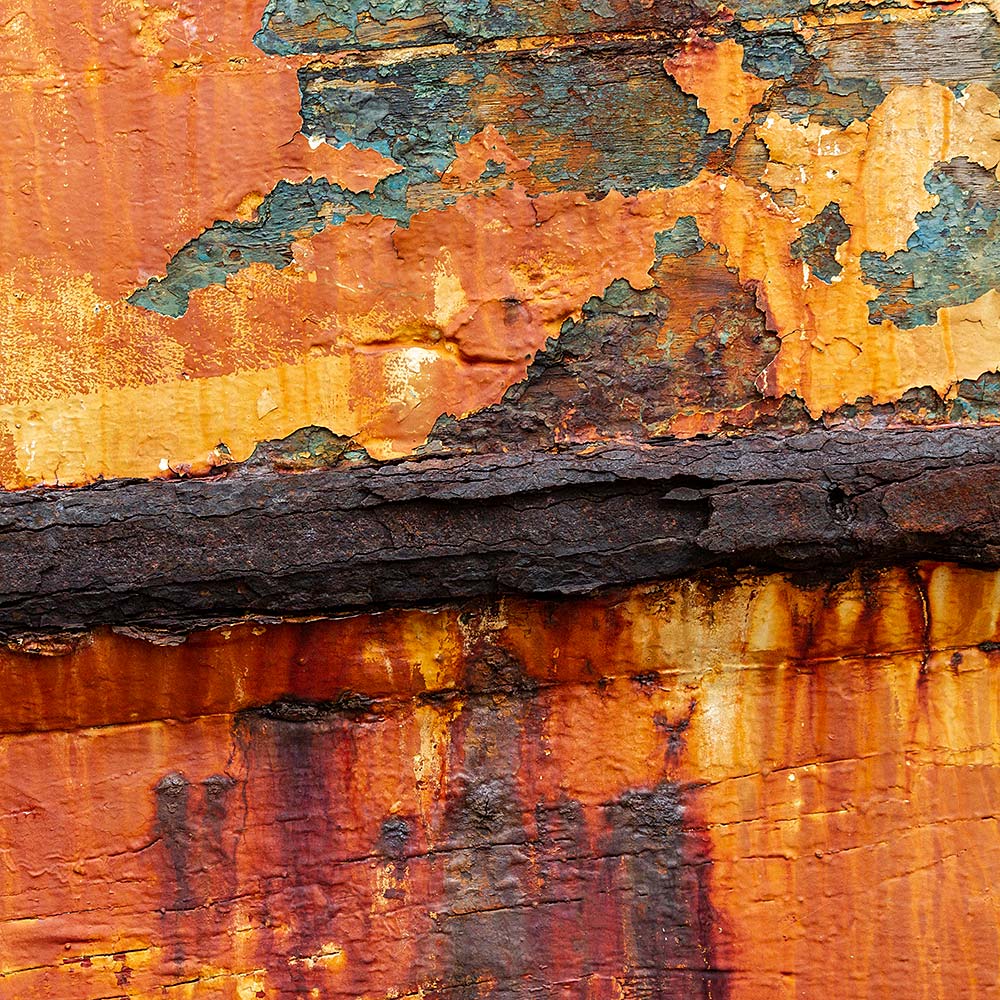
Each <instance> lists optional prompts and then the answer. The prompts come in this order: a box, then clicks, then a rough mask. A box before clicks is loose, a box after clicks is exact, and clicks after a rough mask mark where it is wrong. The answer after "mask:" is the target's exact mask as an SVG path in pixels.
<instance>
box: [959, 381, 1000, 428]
mask: <svg viewBox="0 0 1000 1000" xmlns="http://www.w3.org/2000/svg"><path fill="white" fill-rule="evenodd" d="M948 419H949V420H950V421H951V422H952V423H966V422H968V423H977V424H978V423H996V422H997V421H1000V374H998V373H997V372H985V373H984V374H982V375H980V376H979V378H976V379H962V381H961V382H959V383H958V387H957V391H956V393H955V398H954V399H953V400H952V402H951V409H950V412H949V413H948Z"/></svg>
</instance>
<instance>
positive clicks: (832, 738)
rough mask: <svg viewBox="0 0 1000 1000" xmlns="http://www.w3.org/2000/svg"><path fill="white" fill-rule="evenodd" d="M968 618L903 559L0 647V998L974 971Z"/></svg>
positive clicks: (899, 981) (974, 615)
mask: <svg viewBox="0 0 1000 1000" xmlns="http://www.w3.org/2000/svg"><path fill="white" fill-rule="evenodd" d="M998 640H1000V576H998V575H997V574H996V573H990V572H986V571H973V570H962V569H958V568H955V567H952V566H947V565H922V566H919V567H916V568H913V569H910V570H907V569H898V570H888V571H882V572H873V571H870V572H859V573H856V574H854V575H851V576H848V577H846V578H844V579H841V580H837V581H826V582H824V581H822V580H817V579H811V580H810V579H798V580H795V579H790V578H785V577H781V576H770V577H768V576H746V577H741V578H737V579H729V580H726V579H723V578H721V577H718V578H709V577H706V578H702V579H694V580H687V581H679V582H676V583H673V584H669V585H648V586H642V587H637V588H635V589H632V590H629V591H625V592H621V593H615V594H609V595H606V596H603V597H599V598H581V599H578V600H574V601H571V602H562V603H546V602H539V601H527V600H514V599H507V600H504V601H501V602H496V603H486V604H474V605H473V604H470V605H465V606H452V607H446V608H441V609H438V610H436V611H392V612H387V613H383V614H377V615H370V616H360V617H355V618H348V619H344V620H340V621H315V622H309V623H298V624H296V623H286V624H280V625H254V624H244V625H235V626H232V627H228V628H220V629H216V630H213V631H208V632H199V633H194V634H192V635H191V636H190V637H189V638H188V639H187V640H186V642H183V643H182V644H180V645H174V646H155V645H151V644H150V643H148V642H146V641H144V640H141V639H136V638H126V637H123V636H120V635H115V634H112V633H109V632H100V633H97V634H95V635H92V636H91V637H89V638H88V639H86V640H85V641H84V642H83V643H82V644H80V645H77V646H76V647H75V648H73V647H72V646H64V647H59V646H58V645H52V644H50V645H48V646H39V647H36V648H35V649H34V650H33V651H28V650H23V651H20V652H11V651H7V652H3V653H2V654H0V678H2V682H3V685H4V690H7V691H18V692H20V697H18V698H15V699H5V700H4V701H3V703H2V706H0V729H2V732H3V735H2V737H0V748H2V753H0V862H2V864H0V887H2V902H0V956H2V958H0V995H2V996H3V997H9V998H29V997H30V998H36V997H52V998H60V1000H68V998H85V997H112V996H113V997H128V998H135V1000H138V998H147V997H148V998H152V997H154V996H155V997H161V996H164V995H169V996H181V997H197V998H203V997H232V998H239V1000H247V998H261V997H263V998H278V997H297V996H306V997H309V996H320V997H344V998H348V997H351V998H357V997H364V998H383V997H385V998H388V997H403V996H406V997H416V996H425V997H438V996H440V997H451V996H455V997H463V998H464V997H483V998H486V997H491V998H495V997H511V998H512V997H525V996H539V997H547V996H560V997H567V998H568V997H592V998H605V997H607V998H612V997H614V998H621V997H625V998H639V997H646V998H649V997H662V998H667V997H671V998H684V1000H688V998H691V1000H694V998H698V1000H704V998H709V997H710V998H713V1000H719V998H723V1000H744V998H760V1000H764V998H774V997H788V998H791V997H802V996H809V997H828V996H837V997H843V998H846V1000H851V998H862V997H886V998H889V997H893V996H912V995H921V996H927V997H940V998H945V997H954V996H978V997H995V996H1000V984H998V965H997V957H998V954H1000V942H998V936H997V935H998V931H997V927H998V905H1000V903H998V900H997V898H996V891H995V871H996V868H997V865H998V863H1000V856H998V852H1000V836H998V829H997V819H996V815H997V809H998V802H997V796H998V787H1000V785H998V781H997V776H998V768H1000V751H998V733H997V713H996V705H997V698H998V694H1000V691H998V677H1000V673H998V670H997V662H996V657H997V655H998V654H997V652H996V650H997V649H998V647H1000V642H998ZM41 653H47V654H49V655H47V656H43V655H40V654H41ZM164 991H165V992H164Z"/></svg>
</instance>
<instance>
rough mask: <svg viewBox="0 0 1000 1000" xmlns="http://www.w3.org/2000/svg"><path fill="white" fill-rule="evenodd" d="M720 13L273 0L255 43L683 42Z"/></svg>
mask: <svg viewBox="0 0 1000 1000" xmlns="http://www.w3.org/2000/svg"><path fill="white" fill-rule="evenodd" d="M715 9H716V8H715V6H714V5H712V4H710V3H709V2H707V0H583V2H576V3H552V4H548V3H539V2H538V0H269V3H268V4H267V6H266V7H265V9H264V13H263V16H262V18H261V29H260V31H259V32H258V33H257V35H256V36H255V38H254V42H255V43H256V45H257V46H258V48H260V49H261V50H262V51H264V52H268V53H271V54H274V55H281V56H291V55H302V54H310V55H316V54H322V53H325V52H336V51H341V50H344V49H357V48H382V47H387V46H390V45H434V44H439V43H442V42H458V43H459V44H461V43H463V42H464V43H466V44H468V43H472V44H475V43H481V42H488V41H494V40H497V39H501V38H511V37H521V38H523V37H529V36H540V35H566V34H581V33H582V34H588V33H591V32H608V31H657V32H661V33H663V32H666V33H669V34H671V35H674V36H675V37H678V38H680V37H683V36H684V35H686V34H687V32H688V31H689V30H690V29H692V28H694V29H697V27H698V26H700V25H702V24H705V23H707V21H708V20H709V18H710V17H711V15H712V14H713V13H714V11H715Z"/></svg>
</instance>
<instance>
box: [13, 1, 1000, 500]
mask: <svg viewBox="0 0 1000 1000" xmlns="http://www.w3.org/2000/svg"><path fill="white" fill-rule="evenodd" d="M8 7H9V11H7V12H6V13H5V16H4V17H3V18H2V24H3V29H2V31H0V57H2V58H3V60H4V66H5V72H4V75H3V82H2V88H0V101H2V102H3V110H4V117H5V120H7V121H9V122H10V123H11V125H10V128H9V132H8V134H7V136H6V138H5V140H4V142H3V144H2V147H0V157H2V158H3V169H2V171H0V184H2V198H3V202H4V206H5V209H4V212H3V217H2V221H0V226H2V239H0V310H2V314H0V315H2V318H3V324H4V328H5V329H6V331H7V337H6V340H5V352H4V359H5V369H4V371H5V378H4V380H3V385H2V387H0V482H2V484H3V485H5V486H7V487H20V486H25V485H29V484H32V483H39V482H49V483H51V482H61V483H81V482H85V481H89V480H91V479H94V478H96V477H99V476H119V475H136V476H145V477H149V476H164V475H165V476H171V475H187V474H198V473H205V472H208V471H210V470H211V469H212V468H213V467H215V466H217V465H219V464H222V463H225V462H229V461H231V460H233V459H235V460H238V461H239V460H243V459H245V458H247V457H248V456H249V455H250V454H251V452H252V451H253V450H254V447H255V446H256V445H257V444H258V443H259V442H262V441H269V440H276V439H281V438H285V437H287V436H288V435H289V434H291V433H293V432H295V431H297V430H299V429H300V428H304V427H311V426H315V427H322V428H325V429H327V430H328V431H330V432H331V433H332V434H335V435H337V436H340V437H344V438H350V439H352V441H353V446H354V447H355V448H356V449H359V448H364V449H367V450H368V451H369V452H370V453H371V454H372V455H373V456H375V457H376V458H379V459H383V458H392V457H398V456H404V455H408V454H411V453H412V452H414V451H415V450H417V449H420V448H422V447H425V446H426V443H427V439H428V435H430V434H431V433H432V429H433V428H434V426H435V423H436V422H438V421H439V420H442V419H444V420H455V419H459V420H460V419H461V418H463V417H467V416H469V415H470V414H475V413H477V412H479V411H482V410H483V409H484V408H486V407H489V406H492V405H494V404H497V403H498V402H499V401H500V400H501V398H502V397H503V396H504V393H505V392H507V391H508V390H510V389H511V388H512V387H515V386H518V385H519V384H520V383H521V382H522V381H523V380H524V378H525V376H526V373H527V371H528V367H529V365H530V364H531V363H532V362H533V361H537V358H538V357H539V354H540V352H545V351H548V350H550V349H551V347H550V345H551V344H553V343H555V342H557V341H558V339H559V337H560V336H561V335H562V333H563V331H565V330H567V329H575V328H576V327H577V326H578V325H579V324H580V323H583V322H586V315H587V310H588V309H590V308H591V306H590V303H592V302H593V301H594V300H595V298H596V299H598V300H600V299H602V298H607V297H608V296H610V297H612V298H614V297H615V296H620V295H621V294H622V293H621V291H620V289H621V287H622V285H623V283H624V285H627V286H628V288H629V289H630V290H631V294H634V295H638V296H647V297H648V296H650V295H652V296H653V297H654V298H656V299H658V300H659V301H660V303H661V306H660V307H659V308H660V311H659V312H658V313H657V316H658V319H657V324H658V329H657V331H656V338H657V339H658V341H659V342H660V343H661V344H664V343H667V342H672V343H678V342H685V341H690V340H697V339H698V338H699V337H700V336H703V335H704V334H705V329H706V327H707V326H708V325H709V324H711V331H710V334H709V335H710V336H711V337H718V339H719V342H720V345H721V346H720V349H719V352H718V358H717V363H716V365H715V367H714V368H713V371H714V372H715V373H716V375H714V376H712V377H708V376H699V377H698V378H697V379H695V380H691V379H690V378H689V377H688V374H687V373H686V371H685V367H684V365H683V364H681V363H680V361H679V356H678V355H677V354H676V352H675V353H671V354H670V355H669V357H667V358H664V359H663V362H662V364H661V365H660V367H659V368H658V369H657V371H656V377H655V379H653V378H652V377H650V378H648V379H647V380H646V381H647V383H648V384H649V385H652V384H653V383H654V382H656V383H657V384H659V385H662V386H664V387H666V390H665V391H667V392H671V391H674V390H676V394H677V395H678V398H680V396H683V405H680V406H678V407H676V412H674V413H672V414H670V415H668V416H666V417H665V418H664V419H663V420H662V421H658V422H657V426H656V428H655V433H656V434H657V435H681V436H687V435H691V434H696V433H702V432H706V431H713V430H718V429H722V428H726V427H739V428H746V427H752V426H757V425H767V426H770V425H773V424H774V422H775V421H778V423H779V424H781V425H782V426H791V425H792V424H795V425H798V424H800V423H802V422H803V421H804V422H809V421H814V420H817V419H826V420H831V419H832V420H855V419H857V413H858V412H859V408H860V410H865V408H866V407H888V408H889V411H890V412H892V409H893V408H894V407H899V408H900V409H899V414H900V419H904V420H909V419H913V418H914V414H913V413H912V407H911V406H910V405H909V403H908V402H907V400H908V399H909V398H910V397H911V396H912V394H913V393H914V392H918V391H919V392H921V393H924V394H925V395H927V402H928V405H927V406H923V407H921V408H920V412H919V413H917V414H916V418H917V419H921V420H925V421H930V422H933V421H936V420H939V419H942V418H943V417H942V415H945V416H944V418H946V419H951V418H953V417H957V418H960V419H966V418H968V416H969V414H970V412H971V411H970V409H969V407H968V406H966V405H965V404H964V403H962V404H957V403H956V399H957V398H958V397H959V396H960V395H961V392H962V390H961V387H962V386H963V385H965V384H975V385H976V386H978V387H979V388H978V389H976V394H977V400H981V401H977V403H976V406H975V415H976V419H995V415H996V412H997V400H996V398H995V395H994V394H992V391H991V390H989V389H988V388H987V387H988V386H989V385H991V384H992V383H991V378H990V377H991V375H992V373H993V372H994V371H995V370H996V369H997V368H998V367H1000V306H998V302H1000V299H998V293H997V290H996V278H995V273H996V260H997V254H996V250H995V246H996V229H997V223H996V218H995V216H996V212H997V205H998V204H1000V193H998V191H1000V188H998V183H997V169H998V164H1000V130H998V126H997V121H998V115H1000V97H998V96H997V94H998V93H1000V90H998V87H1000V82H998V72H1000V71H998V70H997V68H996V67H997V66H998V65H1000V26H998V24H997V22H996V20H995V18H994V15H993V12H992V11H991V10H990V9H988V8H987V7H984V6H981V5H978V4H974V3H964V4H952V5H923V4H920V3H916V2H914V3H912V4H911V3H906V4H873V5H872V6H871V7H866V8H865V9H862V10H855V9H853V8H851V7H848V6H846V5H838V4H835V3H826V4H817V5H805V4H798V3H795V2H794V0H786V2H784V3H778V2H775V0H768V2H761V3H754V2H749V0H748V2H741V3H735V4H733V5H731V6H728V7H727V6H719V7H712V6H710V5H704V4H700V3H696V2H692V3H690V4H679V5H677V4H673V5H669V6H668V5H663V4H652V5H647V4H638V3H631V2H627V0H607V2H605V0H601V2H594V3H588V4H579V5H568V4H559V3H528V2H523V0H511V2H505V3H500V2H498V0H482V2H477V3H472V4H465V3H463V4H456V3H451V2H446V0H405V2H404V0H399V2H395V0H393V2H390V0H384V2H383V0H343V2H339V0H338V2H336V3H334V2H332V0H329V2H327V0H310V2H305V0H295V2H292V0H287V2H286V0H271V2H268V3H266V4H265V3H264V2H263V0H256V2H255V0H237V2H234V3H227V4H225V5H218V4H216V5H206V4H187V3H182V2H180V0H127V2H125V0H69V2H67V3H63V4H59V5H55V6H54V5H52V4H49V3H45V2H42V0H32V2H27V3H24V4H18V5H8ZM678 227H680V228H679V229H678ZM671 233H677V234H678V236H677V239H676V240H675V241H674V242H671V240H670V239H669V238H668V235H667V234H671ZM692 254H694V256H692ZM677 260H680V261H685V260H688V261H691V262H692V264H691V267H690V268H688V269H687V270H686V271H684V273H683V275H682V276H678V275H677V270H678V268H681V265H680V264H677V266H675V265H674V264H669V265H668V266H666V267H665V266H664V262H669V261H675V262H676V261H677ZM682 269H683V268H682ZM723 275H725V277H724V276H723ZM716 289H718V295H716ZM733 289H735V293H734V291H733ZM734 294H735V295H736V296H737V297H739V296H740V295H742V298H741V300H740V301H739V302H738V303H737V302H736V301H735V299H734V297H733V296H734ZM706 316H708V317H711V318H710V319H704V317H706ZM643 322H645V321H643ZM699 324H700V325H699ZM624 325H625V327H626V328H629V335H630V336H631V335H634V331H632V330H631V328H630V324H629V323H628V322H627V317H626V321H625V323H624ZM751 328H759V329H761V330H762V334H761V336H762V337H764V338H766V339H767V340H768V341H769V342H773V345H774V349H773V350H770V351H762V352H758V353H757V354H753V352H751V355H752V356H748V355H747V353H746V352H740V351H739V350H737V349H732V348H730V347H729V345H730V344H731V343H734V342H739V340H740V336H741V335H740V331H742V330H746V329H751ZM607 349H608V350H614V349H615V344H614V343H612V344H609V345H608V348H607ZM718 373H724V376H725V380H726V382H727V384H728V385H732V386H734V387H738V388H737V390H736V392H735V394H733V395H730V394H729V393H728V390H721V389H720V387H719V382H718V379H717V377H716V376H717V375H718ZM649 374H651V373H649ZM747 386H750V387H751V389H750V391H749V392H748V391H747V390H746V388H745V387H747ZM928 394H929V395H928ZM643 405H645V400H643ZM653 405H655V401H654V404H653ZM577 436H578V437H582V439H584V440H595V441H599V440H615V439H616V436H617V431H616V428H615V427H614V426H604V425H602V424H601V423H600V422H596V423H594V424H593V426H591V427H589V428H588V429H587V430H586V431H582V430H581V431H579V432H577ZM516 444H517V442H516V441H509V442H506V445H508V446H516Z"/></svg>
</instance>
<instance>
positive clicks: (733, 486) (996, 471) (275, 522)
mask: <svg viewBox="0 0 1000 1000" xmlns="http://www.w3.org/2000/svg"><path fill="white" fill-rule="evenodd" d="M998 483H1000V429H996V428H987V427H980V428H968V427H967V428H950V429H945V430H927V429H911V430H882V431H878V432H873V431H868V432H858V431H849V430H846V429H837V430H826V431H811V432H809V433H805V434H800V435H794V436H786V437H777V436H764V435H757V436H751V437H745V438H738V439H729V440H725V439H715V440H703V441H691V442H677V441H671V442H665V443H662V444H659V445H651V446H647V447H642V448H639V447H636V448H608V449H604V450H587V451H574V452H564V453H526V454H507V455H492V456H476V457H474V458H473V457H469V456H464V457H461V458H448V459H442V458H432V457H428V458H423V459H420V460H410V461H404V462H400V463H395V464H387V465H386V464H383V465H377V466H372V465H365V464H353V465H352V464H346V465H345V464H341V465H340V466H337V467H333V468H328V469H317V470H313V471H310V472H303V473H294V474H293V473H287V472H278V471H275V470H274V469H272V468H265V467H263V466H258V467H256V468H242V469H235V470H234V471H232V472H231V473H230V474H229V475H228V476H225V477H222V478H218V479H214V480H193V481H174V482H128V481H115V482H106V483H101V484H98V485H95V486H93V487H90V488H87V489H75V490H62V491H60V490H33V491H27V492H24V493H20V494H14V495H6V496H3V497H2V498H0V531H2V532H3V537H4V545H3V549H2V553H0V580H2V585H0V586H2V592H0V599H2V610H0V623H2V627H3V628H4V629H5V630H6V631H7V632H8V633H11V632H17V631H24V630H32V629H37V630H43V631H54V630H59V629H77V628H84V627H89V626H93V625H96V624H101V623H110V624H125V623H134V624H144V625H148V626H156V627H166V628H171V627H178V628H184V627H190V626H191V625H192V624H194V623H196V622H198V621H204V620H206V619H211V618H220V617H221V618H225V617H236V616H241V615H245V614H290V615H303V614H320V613H322V614H328V613H331V612H336V611H340V610H346V609H356V608H359V607H369V608H370V607H377V606H384V605H391V604H397V605H399V604H404V605H405V604H416V603H421V602H433V601H440V600H446V599H450V598H456V597H474V596H481V595H491V594H495V593H524V594H553V595H558V594H575V593H584V592H590V591H594V590H596V589H598V588H600V587H602V586H606V585H611V584H622V583H629V582H635V581H639V580H644V579H654V578H661V579H662V578H668V577H672V576H677V575H680V574H684V573H690V572H692V571H694V570H696V569H699V568H702V567H706V566H712V565H716V564H723V565H725V566H726V567H727V568H735V567H741V566H754V567H762V568H768V567H803V566H805V567H816V568H821V567H823V566H831V567H838V568H839V567H842V566H844V565H845V564H848V563H854V562H860V561H865V560H880V561H882V560H884V561H891V560H902V561H909V560H913V559H917V558H924V557H928V558H948V559H953V560H958V561H963V562H969V563H975V564H981V565H1000V525H998V522H997V517H996V514H995V511H994V506H993V502H992V498H993V496H994V495H995V493H996V490H997V486H998Z"/></svg>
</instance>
